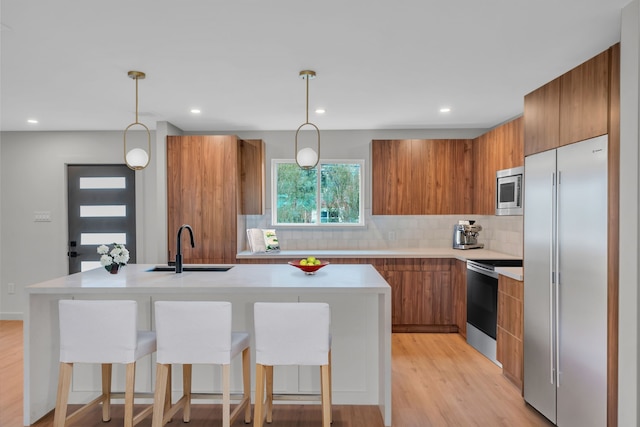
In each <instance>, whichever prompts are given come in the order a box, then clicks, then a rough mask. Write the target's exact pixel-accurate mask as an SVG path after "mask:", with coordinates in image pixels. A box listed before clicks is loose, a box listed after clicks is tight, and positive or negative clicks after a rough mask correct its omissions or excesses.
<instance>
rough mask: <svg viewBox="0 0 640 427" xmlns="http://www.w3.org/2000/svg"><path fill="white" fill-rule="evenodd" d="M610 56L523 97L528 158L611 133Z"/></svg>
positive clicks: (600, 56)
mask: <svg viewBox="0 0 640 427" xmlns="http://www.w3.org/2000/svg"><path fill="white" fill-rule="evenodd" d="M611 57H612V55H611V53H610V50H606V51H604V52H602V53H600V54H599V55H597V56H595V57H593V58H591V59H590V60H588V61H586V62H584V63H583V64H581V65H579V66H577V67H576V68H574V69H572V70H571V71H569V72H567V73H565V74H563V75H562V76H560V77H558V78H557V79H555V80H553V81H551V82H549V83H547V84H546V85H544V86H542V87H541V88H539V89H537V90H535V91H533V92H531V93H530V94H528V95H526V96H525V97H524V120H525V124H524V138H525V139H524V141H525V142H524V145H525V150H524V151H525V155H527V156H528V155H530V154H535V153H539V152H541V151H546V150H550V149H553V148H557V147H559V146H562V145H567V144H572V143H574V142H578V141H582V140H585V139H589V138H593V137H596V136H600V135H604V134H606V133H607V132H608V125H609V82H610V76H609V74H610V69H611V64H610V62H611Z"/></svg>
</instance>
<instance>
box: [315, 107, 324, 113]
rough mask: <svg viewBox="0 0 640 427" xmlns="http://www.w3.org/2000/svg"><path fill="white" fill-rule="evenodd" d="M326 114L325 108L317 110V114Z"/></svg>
mask: <svg viewBox="0 0 640 427" xmlns="http://www.w3.org/2000/svg"><path fill="white" fill-rule="evenodd" d="M325 112H326V111H325V109H324V108H318V109H317V110H316V114H324V113H325Z"/></svg>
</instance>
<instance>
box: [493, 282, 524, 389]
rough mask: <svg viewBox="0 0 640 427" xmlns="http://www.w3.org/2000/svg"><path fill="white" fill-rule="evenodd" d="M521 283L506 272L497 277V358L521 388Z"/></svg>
mask: <svg viewBox="0 0 640 427" xmlns="http://www.w3.org/2000/svg"><path fill="white" fill-rule="evenodd" d="M523 319H524V283H523V282H521V281H519V280H515V279H512V278H510V277H506V276H502V275H500V276H499V279H498V329H497V337H496V341H497V359H498V361H499V362H500V363H502V373H503V374H504V376H506V377H507V378H508V379H509V380H510V381H511V382H513V383H514V384H515V385H516V386H518V387H519V388H520V390H522V379H523V376H524V371H523V365H524V349H523V344H522V339H523V333H524V322H523Z"/></svg>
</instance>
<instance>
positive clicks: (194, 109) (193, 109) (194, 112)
mask: <svg viewBox="0 0 640 427" xmlns="http://www.w3.org/2000/svg"><path fill="white" fill-rule="evenodd" d="M191 112H192V113H193V114H200V110H198V109H197V108H192V109H191Z"/></svg>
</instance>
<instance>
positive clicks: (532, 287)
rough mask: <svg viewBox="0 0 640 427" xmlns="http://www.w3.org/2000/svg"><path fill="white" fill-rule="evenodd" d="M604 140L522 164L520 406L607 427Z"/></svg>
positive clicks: (555, 418)
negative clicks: (523, 201) (523, 404)
mask: <svg viewBox="0 0 640 427" xmlns="http://www.w3.org/2000/svg"><path fill="white" fill-rule="evenodd" d="M607 143H608V139H607V136H606V135H604V136H600V137H597V138H593V139H589V140H586V141H582V142H578V143H575V144H571V145H566V146H563V147H560V148H558V149H556V150H550V151H545V152H543V153H540V154H536V155H532V156H528V157H527V158H526V159H525V175H526V189H525V213H524V399H525V401H527V402H528V403H529V404H530V405H531V406H533V407H534V408H536V409H537V410H538V411H539V412H540V413H542V414H543V415H544V416H545V417H547V418H548V419H549V420H551V421H552V422H554V423H555V424H557V425H558V426H580V427H585V426H604V425H606V424H607Z"/></svg>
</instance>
